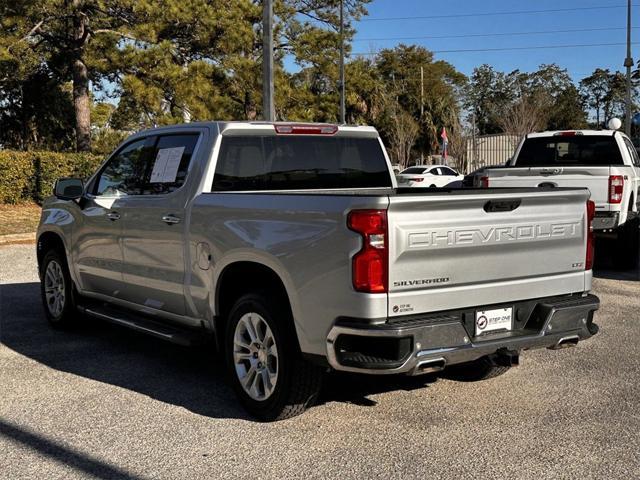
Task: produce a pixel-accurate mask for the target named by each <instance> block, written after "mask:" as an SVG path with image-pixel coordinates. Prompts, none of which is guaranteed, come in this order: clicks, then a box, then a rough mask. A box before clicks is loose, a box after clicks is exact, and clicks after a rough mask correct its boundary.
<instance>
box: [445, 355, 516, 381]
mask: <svg viewBox="0 0 640 480" xmlns="http://www.w3.org/2000/svg"><path fill="white" fill-rule="evenodd" d="M510 368H511V367H506V366H502V365H496V364H494V363H493V362H492V361H491V360H490V359H489V357H481V358H479V359H477V360H474V361H472V362H468V363H461V364H459V365H453V366H451V367H450V368H449V377H450V378H452V379H454V380H459V381H461V382H479V381H481V380H489V379H490V378H495V377H499V376H500V375H504V374H505V373H507V372H508V371H509V369H510Z"/></svg>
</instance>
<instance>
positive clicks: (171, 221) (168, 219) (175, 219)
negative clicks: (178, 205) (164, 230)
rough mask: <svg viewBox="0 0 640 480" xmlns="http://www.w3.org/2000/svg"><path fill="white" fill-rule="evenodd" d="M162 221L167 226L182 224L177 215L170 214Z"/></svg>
mask: <svg viewBox="0 0 640 480" xmlns="http://www.w3.org/2000/svg"><path fill="white" fill-rule="evenodd" d="M162 221H163V222H164V223H166V224H167V225H174V224H176V223H180V217H176V216H175V215H171V214H168V215H164V216H163V217H162Z"/></svg>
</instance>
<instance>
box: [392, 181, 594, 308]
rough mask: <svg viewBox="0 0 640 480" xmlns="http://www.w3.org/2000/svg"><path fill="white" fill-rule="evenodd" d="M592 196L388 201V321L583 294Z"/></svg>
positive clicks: (460, 193) (557, 192)
mask: <svg viewBox="0 0 640 480" xmlns="http://www.w3.org/2000/svg"><path fill="white" fill-rule="evenodd" d="M588 198H589V192H588V191H587V190H586V189H581V190H577V189H553V190H535V189H526V190H518V189H487V190H457V191H456V190H453V191H449V192H442V193H440V192H433V193H426V192H425V193H416V194H413V193H409V194H405V193H401V194H400V193H398V194H396V195H392V196H390V198H389V201H390V204H389V209H388V228H389V311H388V314H389V316H397V315H412V314H419V313H425V312H438V311H444V310H448V309H451V308H452V306H455V307H456V308H462V307H470V306H479V305H491V304H493V303H499V302H508V301H510V300H516V299H528V298H541V297H545V296H549V295H558V294H562V293H567V294H569V293H575V292H582V291H584V290H585V287H586V288H587V289H588V288H589V286H588V285H586V284H585V276H586V275H590V273H588V274H587V273H585V255H586V234H587V218H586V202H587V199H588Z"/></svg>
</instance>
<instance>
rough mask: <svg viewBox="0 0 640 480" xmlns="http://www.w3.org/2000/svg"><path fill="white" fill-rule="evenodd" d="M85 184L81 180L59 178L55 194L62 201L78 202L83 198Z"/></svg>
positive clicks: (54, 190)
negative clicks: (77, 200)
mask: <svg viewBox="0 0 640 480" xmlns="http://www.w3.org/2000/svg"><path fill="white" fill-rule="evenodd" d="M83 192H84V184H83V182H82V180H81V179H79V178H59V179H58V180H56V186H55V187H54V189H53V194H54V195H55V196H56V197H58V198H59V199H60V200H76V199H78V198H80V197H81V196H82V193H83Z"/></svg>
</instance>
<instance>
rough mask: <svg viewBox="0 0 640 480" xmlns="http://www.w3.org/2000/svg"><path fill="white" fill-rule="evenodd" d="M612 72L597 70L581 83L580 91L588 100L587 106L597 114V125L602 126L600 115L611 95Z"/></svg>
mask: <svg viewBox="0 0 640 480" xmlns="http://www.w3.org/2000/svg"><path fill="white" fill-rule="evenodd" d="M610 82H611V72H610V71H609V70H608V69H602V68H596V69H595V70H594V72H593V73H592V74H591V75H589V76H588V77H586V78H583V79H582V80H581V81H580V90H581V91H582V94H583V95H584V96H585V98H586V99H587V105H588V106H589V107H590V108H592V109H594V110H595V112H596V125H597V126H600V125H601V124H600V114H601V113H602V111H603V108H604V105H605V101H606V98H607V96H608V95H609V89H610ZM605 118H606V114H605Z"/></svg>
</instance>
